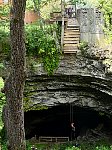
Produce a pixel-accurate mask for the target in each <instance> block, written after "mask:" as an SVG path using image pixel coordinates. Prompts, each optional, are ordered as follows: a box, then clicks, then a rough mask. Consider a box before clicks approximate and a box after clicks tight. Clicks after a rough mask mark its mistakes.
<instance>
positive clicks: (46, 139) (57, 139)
mask: <svg viewBox="0 0 112 150" xmlns="http://www.w3.org/2000/svg"><path fill="white" fill-rule="evenodd" d="M68 141H69V137H49V136H40V137H39V142H59V143H64V142H68Z"/></svg>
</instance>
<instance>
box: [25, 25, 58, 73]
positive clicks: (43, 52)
mask: <svg viewBox="0 0 112 150" xmlns="http://www.w3.org/2000/svg"><path fill="white" fill-rule="evenodd" d="M56 30H57V26H56V25H51V26H50V25H47V26H44V27H43V28H39V26H37V25H32V26H31V25H30V26H27V27H26V48H27V55H29V56H34V57H36V56H39V55H40V56H41V57H42V61H43V64H44V68H45V70H46V71H47V72H48V74H49V75H52V74H53V72H54V70H55V69H56V68H57V67H58V64H59V48H58V47H57V45H56V41H55V37H53V32H56Z"/></svg>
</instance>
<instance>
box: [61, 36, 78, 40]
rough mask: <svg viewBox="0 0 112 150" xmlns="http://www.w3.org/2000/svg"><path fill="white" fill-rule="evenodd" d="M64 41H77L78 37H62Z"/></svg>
mask: <svg viewBox="0 0 112 150" xmlns="http://www.w3.org/2000/svg"><path fill="white" fill-rule="evenodd" d="M64 41H79V37H67V36H66V37H64Z"/></svg>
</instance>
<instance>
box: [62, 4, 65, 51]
mask: <svg viewBox="0 0 112 150" xmlns="http://www.w3.org/2000/svg"><path fill="white" fill-rule="evenodd" d="M61 9H62V10H61V11H62V27H61V50H62V51H63V41H64V11H65V10H64V4H63V2H62V6H61Z"/></svg>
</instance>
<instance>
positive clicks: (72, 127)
mask: <svg viewBox="0 0 112 150" xmlns="http://www.w3.org/2000/svg"><path fill="white" fill-rule="evenodd" d="M75 132H76V128H75V125H74V123H71V140H75V139H76V135H75Z"/></svg>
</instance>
